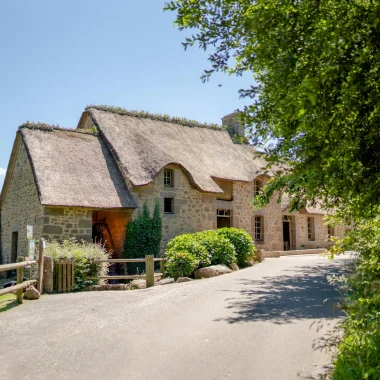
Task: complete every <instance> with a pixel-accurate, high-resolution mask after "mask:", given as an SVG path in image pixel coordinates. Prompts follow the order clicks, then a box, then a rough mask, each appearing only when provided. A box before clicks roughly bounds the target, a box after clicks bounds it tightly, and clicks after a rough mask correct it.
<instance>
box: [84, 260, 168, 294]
mask: <svg viewBox="0 0 380 380" xmlns="http://www.w3.org/2000/svg"><path fill="white" fill-rule="evenodd" d="M91 262H92V263H95V264H100V263H110V264H111V263H145V275H123V276H98V277H97V276H90V277H87V280H135V279H139V278H141V279H144V280H146V287H147V288H149V287H151V286H154V285H155V282H156V279H155V278H156V277H162V276H163V275H164V274H165V259H164V258H154V256H153V255H147V256H145V259H102V260H91ZM155 262H159V263H160V273H155V272H154V263H155Z"/></svg>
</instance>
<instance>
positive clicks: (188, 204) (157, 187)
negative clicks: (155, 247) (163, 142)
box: [133, 165, 216, 253]
mask: <svg viewBox="0 0 380 380" xmlns="http://www.w3.org/2000/svg"><path fill="white" fill-rule="evenodd" d="M166 168H168V169H172V170H173V174H174V181H173V187H165V186H164V179H163V172H164V171H163V170H161V171H160V172H159V173H158V175H157V176H156V178H155V180H154V181H153V182H151V183H150V184H148V185H146V186H135V187H133V193H134V195H135V197H136V201H137V203H138V206H139V209H141V207H142V205H143V204H144V202H147V204H148V206H149V209H150V211H151V213H153V209H154V206H155V202H156V200H158V201H159V202H160V209H161V215H162V230H163V231H162V232H163V239H162V243H161V248H162V250H161V251H162V253H163V251H164V248H165V246H166V244H167V242H168V241H169V240H171V239H172V238H173V237H175V236H177V235H180V234H184V233H193V232H197V231H202V230H206V229H213V228H216V197H215V196H212V195H207V194H202V193H201V192H199V191H198V190H197V189H194V188H192V187H191V185H190V183H189V181H188V179H187V177H186V175H185V173H184V172H183V170H182V169H181V168H180V167H179V166H178V165H168V166H167V167H166ZM164 198H173V205H174V207H173V208H174V210H173V211H174V212H173V214H165V213H164ZM137 213H138V210H135V211H134V212H133V216H136V215H137Z"/></svg>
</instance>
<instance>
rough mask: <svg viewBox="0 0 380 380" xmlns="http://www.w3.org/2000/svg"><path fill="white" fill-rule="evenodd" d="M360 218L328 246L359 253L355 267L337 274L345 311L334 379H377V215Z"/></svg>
mask: <svg viewBox="0 0 380 380" xmlns="http://www.w3.org/2000/svg"><path fill="white" fill-rule="evenodd" d="M378 215H379V211H377V215H375V216H374V217H372V218H368V219H366V220H362V221H360V222H358V223H356V225H355V226H354V227H353V228H352V230H351V231H350V232H349V233H348V234H347V235H346V236H345V237H344V238H343V239H340V240H339V241H338V242H337V243H336V245H334V246H333V247H332V249H331V250H330V251H331V252H332V253H333V254H336V253H339V252H342V251H346V250H348V249H352V250H353V251H355V252H357V253H358V260H357V261H356V262H355V270H354V271H353V272H352V273H351V274H349V275H346V276H342V277H341V278H338V280H340V282H341V283H342V284H343V285H342V287H341V293H342V296H343V299H342V303H341V308H342V310H343V311H344V312H345V313H346V316H347V317H346V319H345V320H344V322H343V324H342V327H343V336H342V340H341V342H340V344H339V346H338V355H337V358H336V360H335V363H334V364H335V368H334V371H333V373H332V379H333V380H351V379H352V380H354V379H374V380H375V379H380V216H378Z"/></svg>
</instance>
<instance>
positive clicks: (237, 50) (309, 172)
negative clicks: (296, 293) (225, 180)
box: [165, 0, 380, 213]
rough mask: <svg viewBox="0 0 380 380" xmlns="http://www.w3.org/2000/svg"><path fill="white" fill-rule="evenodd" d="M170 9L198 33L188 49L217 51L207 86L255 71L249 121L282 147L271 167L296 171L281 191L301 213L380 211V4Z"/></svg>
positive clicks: (264, 0) (246, 1) (246, 3)
mask: <svg viewBox="0 0 380 380" xmlns="http://www.w3.org/2000/svg"><path fill="white" fill-rule="evenodd" d="M165 9H166V10H172V11H176V12H177V18H176V22H175V23H176V25H177V26H178V28H179V29H180V30H184V29H195V33H194V34H193V35H192V36H191V37H188V38H186V40H185V42H184V46H185V48H187V47H189V46H192V45H194V44H198V45H199V46H200V47H201V48H202V49H205V50H206V49H208V48H210V55H209V62H210V64H211V68H210V69H209V70H205V73H204V75H203V79H204V80H207V78H208V77H209V76H210V75H211V74H212V73H213V72H214V71H222V72H226V73H229V74H237V75H241V74H242V73H243V72H246V71H248V72H251V73H252V75H253V79H254V81H253V85H252V86H251V87H250V88H248V89H242V90H241V96H246V97H251V98H252V104H251V105H249V106H247V107H245V109H244V112H243V113H242V121H243V122H244V123H245V124H246V125H248V126H251V132H252V137H253V141H254V143H255V144H260V143H263V142H265V141H268V140H270V141H272V144H271V145H270V146H269V147H268V148H267V149H266V154H267V159H269V160H270V161H271V162H286V163H287V164H288V165H290V166H291V167H292V171H291V172H289V173H287V174H286V175H281V176H280V175H279V176H277V177H276V179H275V180H274V181H273V182H275V183H276V185H272V189H277V190H284V191H287V192H288V193H289V194H290V196H291V202H292V205H293V206H294V208H301V207H303V206H304V205H305V203H306V202H307V201H311V202H313V200H314V199H315V198H316V197H318V198H322V199H323V201H324V203H325V204H327V205H329V206H331V207H336V206H342V205H348V206H352V205H353V204H355V205H356V206H352V207H351V208H350V211H351V212H353V213H357V212H358V211H360V210H362V208H363V207H370V205H373V204H376V203H378V200H379V199H380V197H379V195H380V194H379V191H380V190H379V189H380V186H379V181H380V179H379V178H380V176H379V174H380V129H379V128H378V125H379V122H380V112H379V111H380V102H379V98H380V97H379V95H380V93H379V86H378V83H379V80H380V71H379V69H378V68H379V60H380V51H379V47H380V38H379V37H380V24H379V21H380V2H379V1H370V0H350V1H341V0H300V1H294V0H283V1H279V0H256V1H254V2H253V1H251V0H238V1H237V0H230V1H222V0H192V1H187V0H178V1H171V2H169V3H167V4H166V6H165ZM273 141H274V142H273ZM357 205H360V207H357Z"/></svg>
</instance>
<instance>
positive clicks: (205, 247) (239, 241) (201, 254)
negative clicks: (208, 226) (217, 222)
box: [165, 228, 255, 275]
mask: <svg viewBox="0 0 380 380" xmlns="http://www.w3.org/2000/svg"><path fill="white" fill-rule="evenodd" d="M183 252H185V254H183ZM254 252H255V246H254V244H253V241H252V238H251V237H250V236H249V234H248V233H246V232H245V231H244V230H238V229H236V228H223V229H220V230H209V231H202V232H197V233H194V234H183V235H179V236H176V237H175V238H174V239H172V240H171V241H170V242H169V243H168V244H167V247H166V252H165V255H166V259H167V264H166V265H167V270H168V272H169V273H170V274H171V273H173V272H174V270H172V269H168V266H169V267H170V268H172V267H173V268H176V267H177V266H178V267H181V268H182V266H183V265H185V264H184V263H183V262H184V261H186V263H188V262H191V265H190V264H189V265H187V266H186V268H187V275H190V274H191V273H192V272H193V271H194V270H195V269H198V268H203V267H207V266H209V265H216V264H232V263H236V262H238V263H239V264H240V265H244V263H246V262H248V261H250V260H252V259H253V258H254ZM177 254H180V255H179V256H177ZM194 258H195V259H196V260H197V265H196V266H195V267H194V260H193V259H194ZM176 260H178V261H180V262H179V263H178V264H177V263H175V261H176ZM193 267H194V268H193ZM190 269H192V271H191V272H189V270H190Z"/></svg>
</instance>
